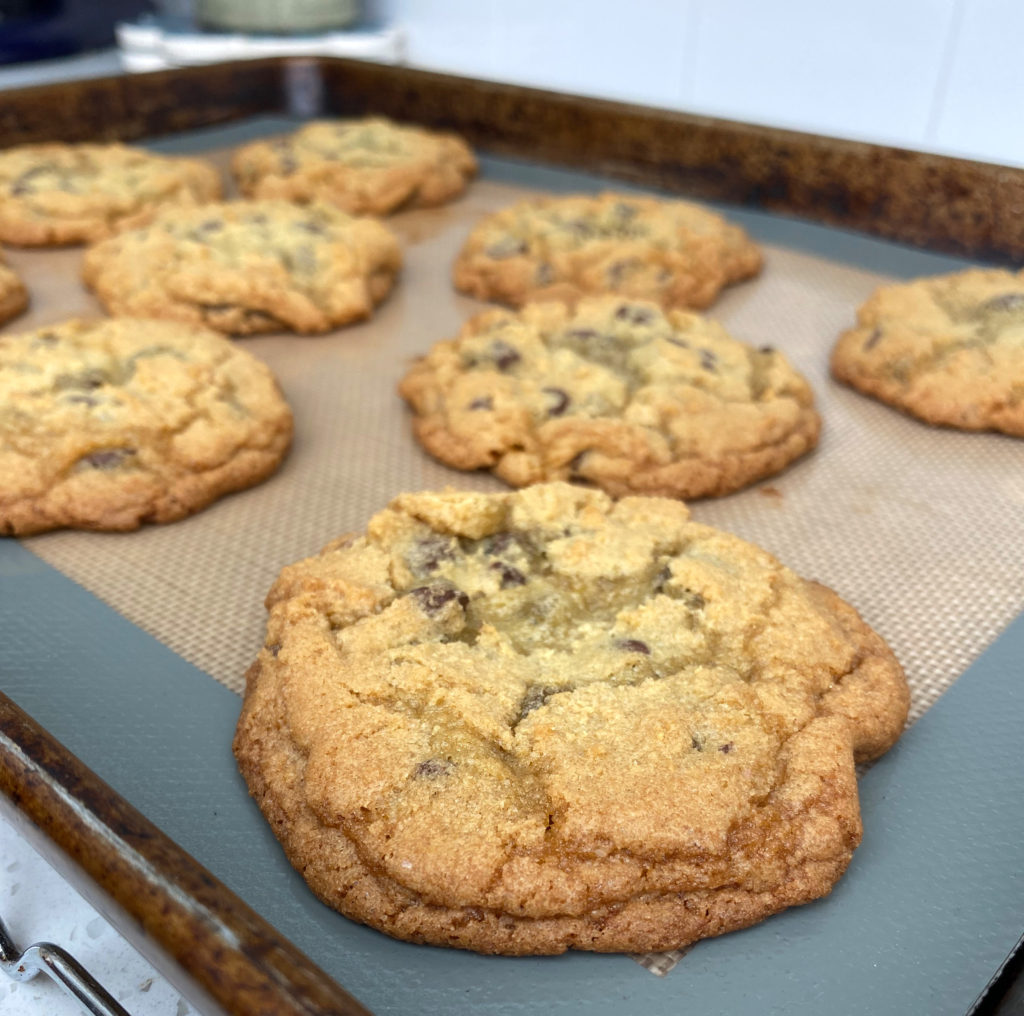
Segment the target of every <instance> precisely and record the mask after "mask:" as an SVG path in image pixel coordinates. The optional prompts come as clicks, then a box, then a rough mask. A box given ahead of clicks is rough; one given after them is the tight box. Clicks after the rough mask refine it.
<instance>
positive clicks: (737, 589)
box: [234, 484, 908, 954]
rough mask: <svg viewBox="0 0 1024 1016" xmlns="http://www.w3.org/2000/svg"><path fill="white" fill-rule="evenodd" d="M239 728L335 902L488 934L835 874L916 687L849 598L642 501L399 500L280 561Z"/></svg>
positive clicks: (655, 945)
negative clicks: (866, 770)
mask: <svg viewBox="0 0 1024 1016" xmlns="http://www.w3.org/2000/svg"><path fill="white" fill-rule="evenodd" d="M267 606H268V609H269V612H270V613H269V620H268V626H267V637H266V644H265V647H264V648H263V650H262V651H261V652H260V654H259V657H258V659H257V661H256V662H255V664H254V665H253V666H252V668H251V669H250V671H249V673H248V678H247V688H246V693H245V700H244V705H243V710H242V715H241V717H240V720H239V724H238V728H237V732H236V736H235V742H234V749H235V752H236V755H237V758H238V760H239V764H240V767H241V770H242V773H243V774H244V776H245V778H246V780H247V781H248V784H249V787H250V789H251V791H252V793H253V795H254V796H255V798H256V800H257V802H258V803H259V805H260V807H261V808H262V810H263V812H264V814H265V815H266V817H267V819H268V820H269V822H270V824H271V826H272V828H273V830H274V832H275V834H276V835H277V836H278V837H279V839H280V840H281V842H282V844H283V846H284V849H285V851H286V852H287V854H288V857H289V858H290V860H291V861H292V863H293V864H294V865H295V866H296V868H298V869H299V871H301V872H302V874H303V876H304V877H305V878H306V880H307V881H308V883H309V884H310V886H311V887H312V889H313V890H314V892H315V893H316V894H317V895H318V896H319V897H320V898H321V899H322V900H324V902H326V903H327V904H329V905H330V906H332V907H335V908H336V909H338V910H340V911H341V912H342V913H343V914H345V915H346V916H348V917H351V918H353V919H354V920H357V921H362V922H364V923H366V924H369V925H372V926H373V927H375V928H378V929H380V930H381V931H384V932H386V933H387V934H389V935H393V936H395V937H397V938H401V939H407V940H409V941H413V942H424V943H430V944H434V945H445V946H455V947H458V948H465V949H473V950H477V951H480V952H486V953H507V954H523V953H558V952H562V951H563V950H565V949H588V950H596V951H614V952H618V951H625V952H640V951H649V950H667V949H674V948H679V947H682V946H684V945H686V944H688V943H690V942H693V941H695V940H697V939H700V938H705V937H708V936H711V935H717V934H721V933H722V932H726V931H730V930H733V929H736V928H741V927H744V926H746V925H749V924H752V923H754V922H756V921H759V920H761V919H762V918H764V917H767V916H768V915H769V914H772V913H775V912H776V911H778V910H781V909H783V908H784V907H788V906H792V905H794V904H799V903H805V902H807V901H809V900H812V899H815V898H817V897H820V896H822V895H824V894H826V893H828V892H829V890H830V889H831V887H832V885H833V884H834V882H835V881H836V879H838V878H839V876H840V875H841V874H842V872H843V870H844V869H845V868H846V866H847V864H848V863H849V860H850V857H851V854H852V852H853V850H854V848H855V847H856V846H857V844H858V842H859V841H860V838H861V819H860V814H859V807H858V799H857V784H856V778H855V774H854V765H855V763H856V762H858V761H862V760H867V759H871V758H874V757H876V756H877V755H880V754H881V753H882V752H884V751H885V750H886V749H887V748H888V747H889V746H890V745H892V743H893V742H894V741H895V740H896V738H897V737H898V736H899V734H900V731H901V730H902V727H903V724H904V722H905V718H906V715H907V703H908V692H907V686H906V683H905V680H904V678H903V674H902V671H901V669H900V667H899V664H898V663H897V662H896V660H895V659H894V658H893V655H892V653H891V652H890V650H889V649H888V648H887V646H886V645H885V643H884V642H883V641H882V639H881V638H880V637H879V636H878V635H877V634H875V633H874V632H873V631H872V630H871V629H870V628H868V626H867V625H866V624H865V623H864V622H863V621H862V620H861V619H860V617H859V616H858V615H857V613H856V612H855V611H854V610H853V608H852V607H850V606H848V605H847V604H846V603H844V602H843V601H842V600H841V599H840V598H839V597H838V596H836V595H835V594H834V593H832V592H830V591H829V590H827V589H825V588H824V587H822V586H820V585H817V584H815V583H813V582H807V581H804V580H803V579H801V578H799V577H798V576H797V575H795V574H794V573H793V572H791V571H789V570H788V569H787V568H785V567H784V566H783V565H781V564H780V563H779V562H778V561H776V560H775V559H774V558H773V557H771V556H770V555H769V554H767V553H766V552H765V551H763V550H760V549H758V548H757V547H754V546H752V545H750V544H748V543H745V542H743V541H742V540H740V539H738V538H736V537H734V536H731V535H729V534H727V533H723V532H720V531H717V530H714V529H711V528H710V527H708V526H703V525H699V524H697V523H694V522H692V521H690V520H689V518H688V514H687V510H686V508H685V506H684V505H683V504H682V503H680V502H678V501H672V500H667V499H658V498H635V497H630V498H625V499H623V500H621V501H619V502H612V501H611V500H610V499H609V498H608V497H607V496H606V495H605V494H603V493H601V492H599V491H593V490H586V489H582V488H578V487H573V486H571V485H568V484H542V485H537V486H533V487H529V488H527V489H525V490H523V491H517V492H513V493H505V494H470V493H455V492H449V493H444V494H429V493H427V494H403V495H401V496H399V497H397V498H396V499H395V500H394V501H393V502H392V503H391V505H390V506H389V507H388V508H387V509H386V510H384V511H382V512H380V513H379V514H377V515H375V516H374V517H373V518H372V519H371V520H370V522H369V525H368V527H367V530H366V532H365V534H363V535H351V536H348V537H345V538H342V539H339V540H337V541H335V542H334V543H332V544H329V545H328V546H327V547H326V548H325V549H324V551H323V552H322V553H321V554H319V555H318V556H316V557H312V558H309V559H307V560H305V561H301V562H299V563H297V564H294V565H291V566H289V567H287V568H285V569H284V570H283V571H282V572H281V574H280V576H279V577H278V579H277V582H276V583H275V584H274V587H273V588H272V590H271V591H270V594H269V596H268V598H267Z"/></svg>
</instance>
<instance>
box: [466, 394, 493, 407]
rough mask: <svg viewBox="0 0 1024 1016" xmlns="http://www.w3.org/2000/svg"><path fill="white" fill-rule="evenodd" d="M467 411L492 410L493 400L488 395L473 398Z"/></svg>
mask: <svg viewBox="0 0 1024 1016" xmlns="http://www.w3.org/2000/svg"><path fill="white" fill-rule="evenodd" d="M466 408H467V409H493V408H494V399H492V398H491V396H490V395H481V396H479V398H475V399H474V400H473V401H472V402H471V403H470V404H469V405H468V406H467V407H466Z"/></svg>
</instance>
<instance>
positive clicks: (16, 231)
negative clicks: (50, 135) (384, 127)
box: [0, 144, 223, 247]
mask: <svg viewBox="0 0 1024 1016" xmlns="http://www.w3.org/2000/svg"><path fill="white" fill-rule="evenodd" d="M222 189H223V188H222V183H221V177H220V173H219V172H218V171H217V169H216V168H215V167H214V166H212V165H210V164H209V163H207V162H204V161H202V160H200V159H185V158H171V157H169V156H166V155H158V154H156V153H155V152H148V151H146V150H145V149H141V148H131V147H129V146H127V145H118V144H109V145H103V144H80V145H72V144H40V145H21V146H18V147H16V148H9V149H7V150H6V151H4V152H0V240H3V241H5V242H6V243H11V244H16V245H19V246H27V247H36V246H61V245H65V244H79V243H92V242H94V241H96V240H100V239H102V238H104V237H106V236H110V235H111V234H112V233H114V232H116V231H117V230H118V229H122V228H125V229H130V228H132V227H134V226H138V225H141V224H142V223H144V222H147V221H149V219H150V218H152V216H153V214H154V213H155V211H156V210H157V209H159V208H163V207H166V206H173V207H175V208H189V207H193V206H195V205H199V204H204V203H206V202H208V201H216V200H217V199H218V198H219V197H220V196H221V192H222Z"/></svg>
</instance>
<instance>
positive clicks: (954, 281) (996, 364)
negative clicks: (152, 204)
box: [832, 268, 1024, 437]
mask: <svg viewBox="0 0 1024 1016" xmlns="http://www.w3.org/2000/svg"><path fill="white" fill-rule="evenodd" d="M832 373H833V375H834V376H835V377H836V378H837V379H838V380H840V381H845V382H846V383H847V384H849V385H852V386H853V387H854V388H857V389H859V390H860V391H862V392H864V393H865V394H867V395H872V396H874V397H875V398H877V399H879V400H880V401H882V402H886V403H888V404H889V405H891V406H895V407H896V408H898V409H902V410H904V411H905V412H907V413H910V414H911V415H913V416H916V417H918V418H919V419H921V420H924V421H926V422H927V423H933V424H939V425H942V426H946V427H957V428H960V429H962V430H995V431H1002V432H1003V433H1004V434H1012V435H1014V436H1016V437H1024V272H1011V271H1004V270H1001V269H982V268H975V269H970V270H968V271H964V272H957V273H954V274H951V275H939V276H935V277H934V278H930V279H919V280H917V281H914V282H907V283H900V284H897V285H892V286H883V287H881V288H880V289H878V290H877V291H876V292H875V293H874V295H873V296H872V297H871V298H870V299H869V300H868V301H867V302H866V303H865V304H864V306H863V307H861V308H860V310H859V311H858V313H857V326H856V327H855V328H853V329H851V330H850V331H848V332H845V333H844V334H843V335H842V336H841V337H840V339H839V341H838V343H837V344H836V346H835V349H834V350H833V352H832Z"/></svg>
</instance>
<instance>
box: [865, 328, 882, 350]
mask: <svg viewBox="0 0 1024 1016" xmlns="http://www.w3.org/2000/svg"><path fill="white" fill-rule="evenodd" d="M881 337H882V329H881V328H875V329H874V330H873V331H872V332H871V334H870V335H869V336H868V337H867V338H866V339H865V340H864V349H865V350H868V349H874V348H875V346H877V345H878V340H879V339H880V338H881Z"/></svg>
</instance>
